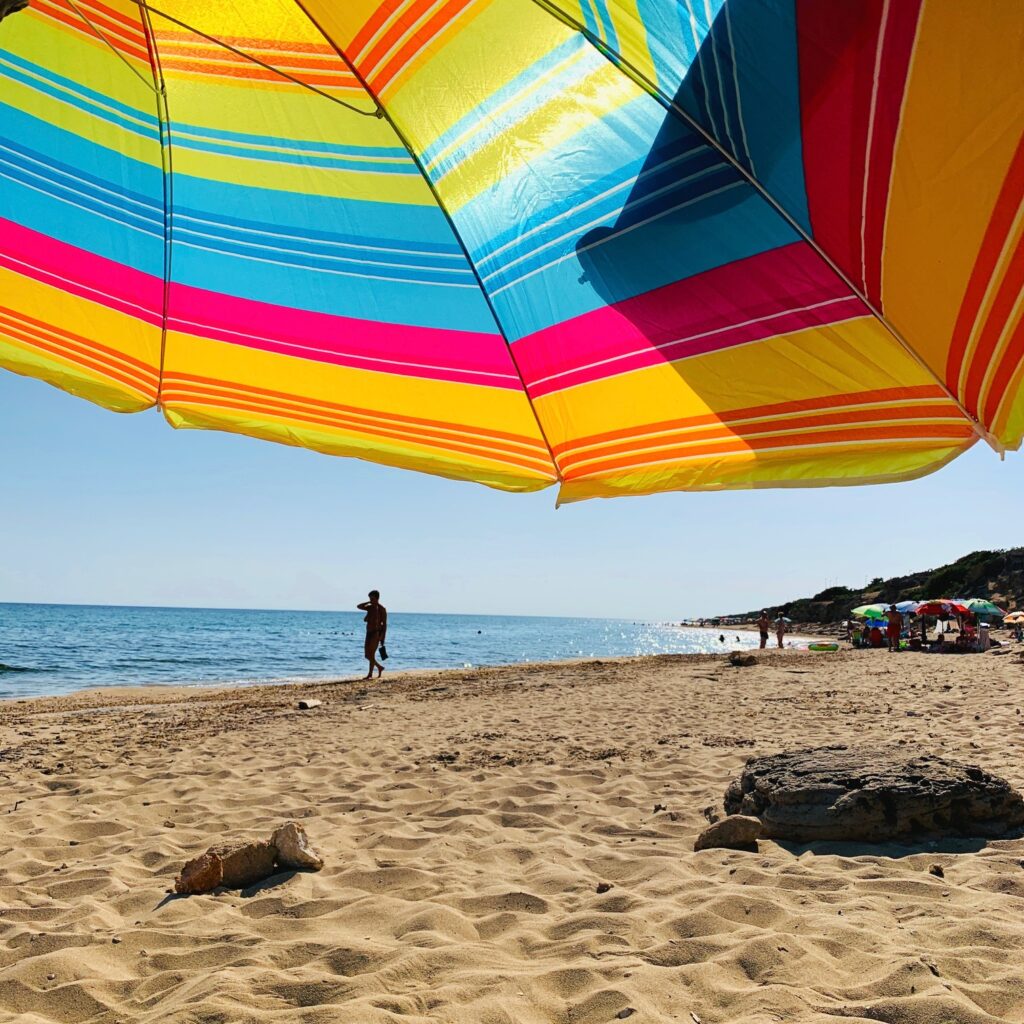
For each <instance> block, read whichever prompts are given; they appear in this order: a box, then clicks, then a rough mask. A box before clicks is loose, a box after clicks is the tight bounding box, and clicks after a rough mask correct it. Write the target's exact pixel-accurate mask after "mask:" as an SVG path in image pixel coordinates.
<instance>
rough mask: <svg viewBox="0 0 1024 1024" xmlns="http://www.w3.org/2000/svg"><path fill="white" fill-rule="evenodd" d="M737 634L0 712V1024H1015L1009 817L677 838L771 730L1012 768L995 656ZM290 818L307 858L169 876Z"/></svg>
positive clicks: (1022, 725)
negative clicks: (236, 887)
mask: <svg viewBox="0 0 1024 1024" xmlns="http://www.w3.org/2000/svg"><path fill="white" fill-rule="evenodd" d="M758 658H759V661H758V664H757V665H756V666H754V667H751V668H733V667H731V666H729V665H728V664H727V663H726V660H725V658H724V657H720V656H671V655H669V656H662V657H655V658H642V659H631V660H621V661H590V662H577V663H564V664H555V665H539V666H515V667H508V668H493V669H472V670H460V671H448V672H425V673H417V674H409V675H406V676H401V675H399V676H395V677H394V678H390V677H389V676H388V675H387V674H386V675H385V677H384V681H383V683H381V684H378V683H376V682H374V683H364V682H362V681H358V682H355V681H352V682H340V683H336V684H319V685H302V686H273V687H271V686H267V687H248V688H238V689H227V690H225V689H216V690H215V689H208V688H164V687H148V688H137V689H132V690H124V689H107V690H93V691H86V692H83V693H80V694H75V695H71V696H65V697H59V698H42V699H38V700H32V701H25V702H12V701H8V702H5V703H3V704H2V705H0V777H2V779H3V789H2V796H0V800H2V803H0V822H2V823H3V826H4V828H3V834H2V836H0V1021H18V1022H24V1024H40V1022H55V1021H61V1022H73V1024H92V1022H96V1024H114V1022H115V1021H121V1022H124V1024H136V1022H139V1024H141V1022H156V1021H160V1022H172V1024H186V1022H187V1024H235V1022H251V1024H270V1022H285V1021H287V1022H289V1024H291V1022H306V1024H321V1022H323V1024H327V1022H332V1024H333V1022H353V1024H383V1022H388V1024H398V1022H402V1024H422V1022H428V1021H429V1022H451V1024H555V1022H557V1024H563V1022H564V1024H598V1022H605V1021H616V1020H624V1019H629V1020H631V1021H635V1022H637V1024H646V1022H675V1021H678V1022H682V1024H695V1022H696V1024H735V1022H744V1024H765V1022H780V1021H781V1022H787V1024H792V1022H826V1021H832V1022H835V1021H836V1020H837V1019H839V1018H844V1019H846V1020H854V1021H858V1020H860V1021H884V1022H888V1024H982V1022H989V1024H991V1022H994V1021H1001V1022H1014V1024H1020V1022H1022V1021H1024V967H1022V966H1021V965H1022V964H1024V866H1022V865H1024V839H1004V840H995V841H989V842H983V841H973V840H957V841H947V842H940V843H931V844H922V845H920V846H917V847H898V846H884V847H856V846H853V845H849V844H847V845H842V844H819V845H816V846H814V847H810V848H808V847H791V848H786V847H784V846H782V845H779V844H777V843H774V842H762V843H761V846H760V851H759V852H758V853H757V854H751V853H741V852H736V851H724V850H707V851H702V852H700V853H694V852H693V841H694V839H695V838H696V836H697V834H698V833H699V832H700V830H701V829H702V828H703V827H704V826H705V825H706V820H705V818H704V815H703V813H702V812H703V809H704V808H705V807H708V806H709V805H713V806H715V807H716V808H717V809H719V810H720V809H721V800H722V795H723V792H724V790H725V787H726V785H727V783H728V782H729V780H730V779H731V778H732V777H733V776H734V775H736V774H737V773H738V771H739V770H740V768H741V767H742V765H743V763H744V761H745V759H746V758H747V757H748V756H750V755H752V754H768V753H773V752H776V751H779V750H782V749H786V748H794V747H798V746H808V745H817V744H826V743H835V742H861V741H881V740H884V741H892V742H900V741H904V742H906V743H907V744H908V745H911V744H916V745H919V746H920V747H922V748H923V749H925V750H928V751H932V752H936V753H945V754H949V755H952V756H957V757H960V758H963V759H965V760H969V761H971V762H973V763H976V764H978V765H980V766H982V767H983V768H985V769H987V770H989V771H992V772H995V773H996V774H999V775H1002V776H1004V777H1005V778H1007V779H1008V780H1009V781H1010V782H1011V783H1012V784H1013V785H1014V786H1016V787H1018V788H1021V789H1024V756H1022V755H1024V659H1021V658H1020V657H1019V655H1018V654H1017V653H1016V652H1015V651H1011V650H1005V652H1004V651H1000V653H998V654H997V653H994V652H992V653H989V654H986V655H978V656H959V657H955V656H934V655H933V656H929V655H918V654H906V653H904V654H899V655H888V654H886V653H884V652H880V651H879V652H876V651H867V652H860V651H852V652H840V653H836V654H821V655H815V654H812V653H808V652H795V651H784V652H771V651H769V652H762V653H760V654H759V655H758ZM300 697H312V698H316V699H319V700H321V701H322V702H323V703H322V704H321V706H320V707H317V708H315V709H313V710H310V711H300V710H298V708H297V706H296V702H297V700H298V699H299V698H300ZM289 818H291V819H295V820H297V821H300V822H302V824H303V825H304V826H305V827H306V829H307V830H308V832H309V835H310V837H311V839H312V841H313V843H314V845H315V846H316V847H317V848H318V850H319V851H320V852H321V853H322V854H323V856H324V858H325V861H326V866H325V868H324V870H323V871H321V872H319V873H285V874H282V875H278V876H275V877H273V878H271V879H270V880H268V881H267V882H265V883H263V884H261V885H258V886H254V887H253V888H252V889H248V890H242V891H226V892H221V893H219V894H216V895H208V896H192V897H178V896H174V895H172V894H170V893H168V891H167V890H168V889H170V888H171V887H172V886H173V879H174V876H175V874H176V873H177V872H178V870H179V869H180V868H181V866H182V864H183V863H184V861H185V860H187V859H188V858H190V857H193V856H195V855H196V854H198V853H200V852H202V851H203V850H205V849H206V848H207V846H209V845H211V844H214V843H219V842H223V841H233V840H235V839H248V838H263V837H265V836H267V835H268V834H269V832H270V831H271V830H272V829H273V828H274V827H275V826H276V825H278V824H280V823H281V822H282V821H284V820H287V819H289ZM935 864H938V865H941V866H942V868H943V871H944V876H945V877H942V878H940V877H936V876H935V875H933V874H931V873H929V870H928V869H929V867H930V866H931V865H935ZM599 888H600V890H601V891H598V890H599Z"/></svg>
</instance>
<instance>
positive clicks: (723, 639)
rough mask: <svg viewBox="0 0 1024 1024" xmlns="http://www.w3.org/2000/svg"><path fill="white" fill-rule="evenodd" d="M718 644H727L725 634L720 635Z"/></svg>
mask: <svg viewBox="0 0 1024 1024" xmlns="http://www.w3.org/2000/svg"><path fill="white" fill-rule="evenodd" d="M718 642H719V643H720V644H724V643H725V634H724V633H719V634H718Z"/></svg>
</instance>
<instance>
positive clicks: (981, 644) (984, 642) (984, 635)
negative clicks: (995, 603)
mask: <svg viewBox="0 0 1024 1024" xmlns="http://www.w3.org/2000/svg"><path fill="white" fill-rule="evenodd" d="M991 646H992V638H991V637H990V636H989V633H988V623H987V622H982V623H981V624H980V625H979V626H978V650H979V651H987V650H988V649H989V648H990V647H991Z"/></svg>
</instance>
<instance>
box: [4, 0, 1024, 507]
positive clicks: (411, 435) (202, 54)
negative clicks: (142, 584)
mask: <svg viewBox="0 0 1024 1024" xmlns="http://www.w3.org/2000/svg"><path fill="white" fill-rule="evenodd" d="M19 6H21V5H20V3H19V2H17V0H5V2H4V7H3V9H4V11H5V12H13V13H10V16H9V17H7V18H6V19H5V20H3V22H2V24H0V366H2V367H5V368H7V369H8V370H13V371H15V372H17V373H22V374H26V375H29V376H33V377H37V378H40V379H42V380H46V381H49V382H50V383H52V384H55V385H57V386H58V387H61V388H63V389H65V390H66V391H69V392H71V393H73V394H76V395H79V396H81V397H83V398H86V399H89V400H91V401H93V402H96V403H98V404H100V405H102V406H105V407H107V408H109V409H113V410H117V411H120V412H136V411H139V410H144V409H150V408H153V407H157V408H159V410H160V411H161V412H162V414H163V415H164V416H165V417H166V419H167V420H168V421H169V422H170V423H171V424H172V425H174V426H176V427H193V428H213V429H218V430H227V431H234V432H237V433H242V434H248V435H252V436H255V437H260V438H265V439H268V440H273V441H279V442H284V443H287V444H291V445H299V446H303V447H306V448H311V449H315V450H317V451H321V452H326V453H330V454H334V455H346V456H355V457H358V458H363V459H369V460H373V461H375V462H380V463H385V464H388V465H392V466H399V467H405V468H409V469H415V470H421V471H425V472H430V473H435V474H440V475H442V476H447V477H453V478H458V479H464V480H473V481H478V482H480V483H484V484H488V485H491V486H493V487H498V488H503V489H506V490H512V491H529V490H536V489H539V488H543V487H547V486H549V485H552V484H558V485H560V499H561V500H563V501H571V500H577V499H581V498H587V497H592V496H599V495H600V496H612V495H619V494H640V493H649V492H654V491H664V490H673V489H696V490H699V489H719V488H730V487H734V488H749V487H763V486H772V485H779V486H816V485H822V484H849V483H868V482H877V481H886V480H899V479H905V478H910V477H915V476H919V475H921V474H923V473H927V472H930V471H931V470H934V469H936V468H938V467H940V466H942V465H943V464H945V463H946V462H948V461H949V460H950V459H952V458H953V457H955V456H956V455H958V454H959V453H961V452H963V451H964V450H965V449H966V448H968V447H970V446H971V445H972V444H973V443H975V442H976V441H977V440H978V439H979V438H983V439H985V440H986V441H987V442H989V443H990V444H991V445H992V446H993V447H994V448H996V449H998V450H1000V451H1001V450H1003V449H1004V448H1015V447H1016V446H1018V445H1019V443H1020V440H1021V437H1022V434H1024V393H1022V387H1024V334H1022V333H1021V327H1020V323H1021V321H1020V308H1019V301H1018V300H1019V290H1020V281H1019V275H1017V274H1016V270H1015V268H1016V267H1018V265H1019V263H1020V256H1021V245H1022V242H1021V237H1022V236H1021V217H1020V206H1021V197H1022V192H1024V145H1022V143H1021V126H1022V124H1024V61H1022V60H1021V59H1020V55H1021V52H1022V50H1024V18H1021V16H1020V9H1019V6H1018V5H1016V4H1014V3H1009V2H1006V3H1000V2H997V0H985V2H982V3H977V4H960V3H954V2H946V0H937V2H929V3H924V2H922V0H901V2H899V3H881V2H878V3H875V2H865V0H836V2H831V3H824V2H818V0H778V2H772V3H768V2H764V0H728V2H724V3H723V2H722V0H703V2H696V0H682V2H681V0H645V2H644V3H642V4H637V3H634V2H632V0H593V2H591V0H587V2H582V3H581V2H579V0H344V2H329V0H247V2H246V3H239V4H227V3H210V2H200V0H153V2H147V0H31V4H30V6H29V8H28V9H27V10H23V11H20V12H19V11H17V8H18V7H19Z"/></svg>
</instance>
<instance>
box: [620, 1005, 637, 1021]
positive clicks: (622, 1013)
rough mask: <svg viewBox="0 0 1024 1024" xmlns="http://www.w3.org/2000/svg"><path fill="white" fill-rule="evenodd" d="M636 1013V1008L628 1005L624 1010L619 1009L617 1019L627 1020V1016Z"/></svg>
mask: <svg viewBox="0 0 1024 1024" xmlns="http://www.w3.org/2000/svg"><path fill="white" fill-rule="evenodd" d="M634 1013H636V1010H634V1009H633V1007H632V1006H627V1007H626V1008H625V1009H624V1010H619V1012H618V1013H617V1014H615V1019H616V1020H625V1019H626V1018H627V1017H632V1016H633V1014H634Z"/></svg>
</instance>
